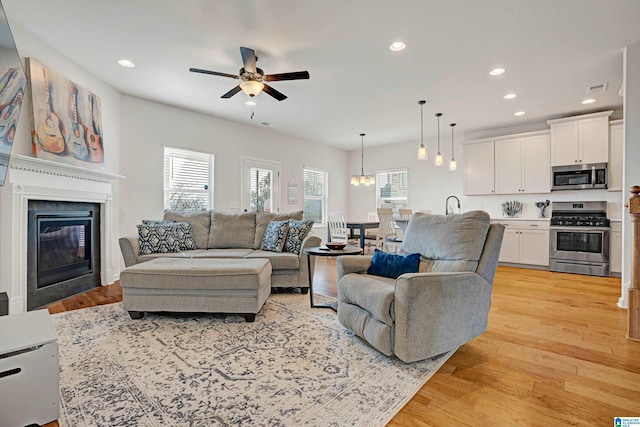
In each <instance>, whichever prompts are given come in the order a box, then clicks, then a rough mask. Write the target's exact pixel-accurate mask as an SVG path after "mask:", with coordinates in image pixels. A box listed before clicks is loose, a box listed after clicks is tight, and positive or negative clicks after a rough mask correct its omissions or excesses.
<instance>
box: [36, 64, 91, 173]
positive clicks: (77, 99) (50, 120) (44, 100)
mask: <svg viewBox="0 0 640 427" xmlns="http://www.w3.org/2000/svg"><path fill="white" fill-rule="evenodd" d="M27 60H28V61H27V67H28V70H29V79H30V83H31V99H32V108H33V110H32V117H33V131H32V136H33V141H32V145H33V153H34V155H35V156H36V157H38V158H39V159H46V160H53V161H57V162H61V163H67V164H71V165H75V166H81V167H85V168H90V169H98V170H102V169H104V146H103V138H102V119H101V117H102V115H101V109H100V98H99V97H98V96H97V95H96V94H94V93H92V92H90V91H88V90H87V89H84V88H82V87H80V86H78V85H77V84H76V83H74V82H72V81H70V80H69V79H67V78H66V77H64V76H62V75H60V74H58V73H56V72H55V71H52V70H51V69H49V68H46V67H44V66H43V65H42V64H40V63H38V62H37V61H35V60H33V58H27Z"/></svg>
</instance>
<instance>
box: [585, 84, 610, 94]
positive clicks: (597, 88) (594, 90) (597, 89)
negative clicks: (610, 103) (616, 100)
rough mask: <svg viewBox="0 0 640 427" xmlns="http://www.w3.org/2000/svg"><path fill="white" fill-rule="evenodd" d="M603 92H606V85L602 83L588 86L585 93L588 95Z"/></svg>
mask: <svg viewBox="0 0 640 427" xmlns="http://www.w3.org/2000/svg"><path fill="white" fill-rule="evenodd" d="M605 90H607V83H602V84H599V85H595V86H589V87H588V88H587V93H589V94H593V93H600V92H604V91H605Z"/></svg>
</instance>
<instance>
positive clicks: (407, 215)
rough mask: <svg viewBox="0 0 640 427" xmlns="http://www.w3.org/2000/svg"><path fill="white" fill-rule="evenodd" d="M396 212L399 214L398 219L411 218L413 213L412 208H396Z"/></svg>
mask: <svg viewBox="0 0 640 427" xmlns="http://www.w3.org/2000/svg"><path fill="white" fill-rule="evenodd" d="M398 214H399V215H400V219H407V220H409V219H411V215H413V210H411V209H398Z"/></svg>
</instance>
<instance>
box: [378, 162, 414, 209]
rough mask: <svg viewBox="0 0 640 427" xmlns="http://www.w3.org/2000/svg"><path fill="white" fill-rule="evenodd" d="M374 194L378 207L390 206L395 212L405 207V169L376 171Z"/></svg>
mask: <svg viewBox="0 0 640 427" xmlns="http://www.w3.org/2000/svg"><path fill="white" fill-rule="evenodd" d="M376 187H377V188H376V196H377V201H376V202H377V203H376V204H377V206H378V207H379V208H392V209H393V210H394V211H396V212H397V210H398V209H400V208H406V207H407V170H406V169H405V170H397V171H384V172H377V173H376Z"/></svg>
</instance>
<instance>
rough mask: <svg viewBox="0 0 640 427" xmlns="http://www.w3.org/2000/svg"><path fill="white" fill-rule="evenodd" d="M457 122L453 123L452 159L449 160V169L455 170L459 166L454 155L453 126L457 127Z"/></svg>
mask: <svg viewBox="0 0 640 427" xmlns="http://www.w3.org/2000/svg"><path fill="white" fill-rule="evenodd" d="M455 125H456V124H455V123H451V124H450V125H449V126H451V161H450V162H449V170H450V171H454V170H456V169H457V168H458V164H457V163H456V158H455V156H454V155H453V128H454V127H455Z"/></svg>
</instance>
